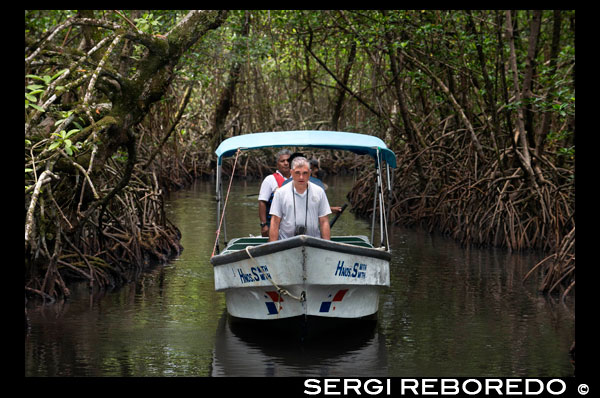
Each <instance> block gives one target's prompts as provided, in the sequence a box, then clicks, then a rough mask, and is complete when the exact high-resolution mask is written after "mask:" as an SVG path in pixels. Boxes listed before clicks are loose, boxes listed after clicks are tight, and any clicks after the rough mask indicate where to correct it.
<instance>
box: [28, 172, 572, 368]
mask: <svg viewBox="0 0 600 398" xmlns="http://www.w3.org/2000/svg"><path fill="white" fill-rule="evenodd" d="M328 182H329V184H330V185H331V188H330V189H329V190H328V191H327V194H328V197H329V199H330V203H331V205H341V204H343V203H344V202H345V201H346V199H345V194H346V192H347V191H348V190H349V188H350V186H351V183H352V178H351V177H347V178H341V177H340V178H335V179H332V180H331V181H328ZM258 187H259V182H245V181H240V182H236V184H234V185H233V187H232V191H231V194H230V195H231V196H230V199H229V203H228V205H227V210H228V218H227V221H228V223H227V227H228V228H227V236H228V238H231V237H235V236H243V235H246V236H247V235H248V234H259V226H258V216H257V196H256V195H255V194H257V193H258ZM334 187H335V188H334ZM166 209H167V212H168V215H169V217H170V219H171V220H172V221H173V222H174V223H175V224H176V225H177V226H178V227H179V228H180V230H181V232H182V245H183V247H184V251H183V253H182V254H181V256H180V257H179V258H177V259H176V260H174V261H172V262H171V263H169V264H167V265H164V266H160V267H157V268H156V269H154V270H153V271H152V272H150V273H147V274H144V275H142V276H141V277H140V278H139V279H138V280H137V281H136V282H134V283H131V284H129V285H127V286H125V287H123V288H121V289H118V290H115V291H110V292H104V293H94V294H91V295H90V293H89V292H88V289H87V287H86V286H85V285H81V286H79V287H78V288H76V289H74V292H73V294H72V298H71V299H70V300H69V301H67V302H62V303H56V304H52V305H46V306H40V307H35V308H30V309H29V320H30V323H31V327H30V329H29V331H28V333H27V334H26V336H25V352H24V355H25V375H26V376H363V377H367V376H378V377H385V376H398V377H409V376H439V377H443V376H520V377H525V376H529V377H542V376H548V377H560V376H562V377H565V376H571V375H573V366H572V365H571V362H570V357H569V355H568V350H569V347H570V345H571V343H572V342H573V340H574V333H575V331H574V329H575V322H574V306H575V304H574V299H569V300H567V302H566V303H565V304H562V303H557V302H553V300H551V299H547V298H545V297H544V296H541V295H539V294H538V293H537V291H536V286H537V284H538V282H539V281H538V280H536V279H535V278H530V280H528V281H527V282H526V283H525V284H523V283H522V282H521V280H522V278H523V275H525V274H526V273H527V271H528V270H529V268H530V267H531V266H532V265H533V264H535V263H536V262H537V261H538V260H539V259H540V258H541V257H542V255H541V254H539V253H528V254H509V253H507V252H506V251H505V250H498V249H489V248H488V249H476V248H470V249H469V248H462V247H460V245H458V244H457V243H456V242H454V241H453V240H451V239H448V238H445V237H441V236H438V235H435V234H433V235H432V234H428V233H425V232H420V231H415V230H407V229H403V228H398V227H394V228H393V229H392V234H391V237H390V243H391V246H392V249H393V256H392V261H391V264H390V269H391V286H390V288H388V289H385V290H383V291H382V294H381V297H380V310H379V313H378V322H377V324H376V325H375V326H374V327H371V328H366V329H365V330H357V329H351V330H348V329H344V330H342V331H340V332H339V333H337V334H336V335H332V336H328V338H327V339H324V340H323V341H318V342H311V343H304V344H301V343H299V342H298V341H295V340H290V339H286V336H281V335H274V334H270V335H269V334H265V333H262V332H257V331H253V330H248V329H244V328H243V327H241V328H240V327H235V325H230V323H229V321H228V317H227V316H226V314H225V300H224V295H223V294H222V293H217V292H215V291H214V284H213V272H212V266H211V264H210V262H209V258H210V254H211V252H212V249H213V244H214V238H215V223H216V209H215V202H214V184H213V183H211V182H203V181H197V182H196V183H195V184H194V185H193V186H192V187H191V188H190V189H187V190H185V191H181V192H177V193H174V194H172V196H171V198H170V199H169V201H168V203H167V204H166ZM349 210H350V209H347V210H346V212H345V213H344V214H343V215H342V217H340V218H339V220H338V221H337V223H336V224H335V226H334V228H333V230H332V233H333V234H334V235H337V234H339V235H342V234H346V233H352V234H362V235H367V236H370V223H369V221H368V220H363V219H357V218H356V217H355V216H354V214H353V213H351V212H350V211H349Z"/></svg>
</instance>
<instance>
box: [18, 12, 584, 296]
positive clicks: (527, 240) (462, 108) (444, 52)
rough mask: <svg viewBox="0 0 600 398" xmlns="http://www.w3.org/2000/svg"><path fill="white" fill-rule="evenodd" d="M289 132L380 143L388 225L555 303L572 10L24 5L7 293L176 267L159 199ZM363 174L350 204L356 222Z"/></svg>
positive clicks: (570, 98)
mask: <svg viewBox="0 0 600 398" xmlns="http://www.w3.org/2000/svg"><path fill="white" fill-rule="evenodd" d="M301 129H314V130H341V131H352V132H359V133H367V134H372V135H377V136H379V137H380V138H382V139H383V140H384V141H385V142H386V143H387V145H388V146H389V147H390V148H391V149H392V150H394V151H395V152H396V154H397V160H398V165H399V168H398V169H397V171H396V173H395V176H394V185H393V192H392V196H391V201H390V203H389V206H390V221H391V222H393V223H397V224H402V225H406V226H415V227H417V226H418V227H424V228H427V229H428V230H430V231H439V232H441V233H444V234H447V235H449V236H452V237H453V238H455V239H457V240H458V241H460V242H461V243H463V244H465V245H471V244H473V245H481V246H495V247H503V248H506V249H507V250H512V251H520V250H529V249H536V250H543V251H544V252H545V253H547V256H546V257H545V259H544V260H543V261H541V262H540V263H538V264H532V265H531V273H530V274H533V273H535V272H541V273H543V275H544V277H543V282H542V284H541V286H540V290H541V291H543V292H546V293H552V294H558V295H562V296H563V297H565V296H566V295H567V294H568V293H569V292H572V291H573V288H574V285H575V249H574V248H575V188H574V187H575V167H574V164H575V12H574V11H569V10H543V11H540V10H535V11H531V10H516V11H515V10H512V11H510V10H508V11H507V10H486V11H474V10H473V11H470V10H451V11H441V10H381V11H379V10H328V11H314V10H311V11H309V10H299V11H293V10H286V11H281V10H278V11H273V10H271V11H269V10H264V11H261V10H252V11H245V10H236V11H208V10H196V11H184V10H93V11H92V10H27V11H25V208H24V213H25V214H24V216H25V290H26V296H28V297H34V296H35V297H40V298H43V299H44V300H53V299H56V298H58V297H66V296H68V295H69V288H68V286H69V282H70V281H72V280H85V281H87V282H88V283H89V284H90V286H100V287H103V286H113V285H118V284H120V283H125V282H127V281H128V280H131V279H132V278H133V277H135V274H136V273H139V272H141V271H142V270H144V269H145V268H147V267H148V266H149V265H150V264H152V263H153V262H156V261H159V262H160V261H166V260H167V259H169V258H171V257H173V256H176V255H177V254H178V253H179V251H180V250H181V247H180V245H179V231H178V229H177V227H176V226H175V225H173V224H172V223H171V222H170V221H169V220H168V219H167V218H166V217H165V215H164V211H163V203H164V198H165V194H166V193H167V192H168V191H170V190H173V189H178V188H180V187H183V186H186V185H187V184H189V183H190V182H192V181H193V180H194V179H195V178H199V177H202V176H207V175H211V174H212V173H214V161H215V158H214V149H215V148H216V146H217V145H218V144H219V142H220V141H221V140H223V139H224V138H226V137H230V136H232V135H238V134H247V133H253V132H260V131H282V130H301ZM322 164H323V165H324V168H326V169H328V170H329V171H330V172H336V171H337V170H339V169H342V168H345V167H346V166H347V165H354V166H356V165H357V161H356V160H355V159H354V158H348V155H344V154H341V153H337V152H335V151H330V152H328V153H327V154H326V155H325V157H324V159H323V161H322ZM237 165H238V166H237V167H238V168H239V171H238V170H236V174H237V175H243V176H249V175H255V176H261V175H263V174H265V173H268V172H269V170H270V169H271V167H272V162H271V159H270V158H269V157H266V156H258V157H249V156H246V155H245V154H244V155H242V156H241V157H240V160H239V161H238V163H237ZM229 167H231V166H229ZM356 167H360V164H358V166H356ZM365 170H366V169H365ZM365 170H363V169H362V168H361V170H360V172H361V175H360V178H359V179H358V180H357V182H356V184H355V186H354V188H353V190H352V192H351V193H350V194H349V200H350V201H351V202H352V205H353V208H354V209H355V211H356V212H357V213H358V214H361V215H364V216H368V215H369V214H370V213H371V212H372V211H373V209H372V198H371V196H370V194H369V195H367V192H370V190H369V186H372V184H373V183H374V176H373V174H371V173H369V172H367V171H365Z"/></svg>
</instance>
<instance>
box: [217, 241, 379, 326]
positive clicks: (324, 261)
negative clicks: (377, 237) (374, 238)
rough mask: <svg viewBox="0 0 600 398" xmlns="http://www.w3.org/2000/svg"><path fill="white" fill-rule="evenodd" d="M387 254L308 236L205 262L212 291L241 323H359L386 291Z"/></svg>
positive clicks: (224, 255) (225, 253)
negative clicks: (314, 320)
mask: <svg viewBox="0 0 600 398" xmlns="http://www.w3.org/2000/svg"><path fill="white" fill-rule="evenodd" d="M389 259H390V255H389V253H388V252H385V251H382V250H378V249H374V248H369V247H361V246H356V245H351V244H347V243H341V242H333V241H328V240H323V239H319V238H313V237H309V236H305V235H302V236H296V237H293V238H289V239H285V240H282V241H277V242H271V243H265V244H262V245H259V246H254V247H251V248H250V247H249V248H248V249H247V250H246V249H244V250H237V251H229V252H227V251H226V252H224V253H223V254H221V255H218V256H215V257H213V258H212V259H211V262H212V263H213V265H214V279H215V289H216V290H217V291H223V292H225V299H226V304H227V311H228V313H229V314H230V315H232V316H234V317H236V318H242V319H256V320H275V319H284V318H292V317H299V316H315V317H324V318H345V319H359V318H364V317H369V316H372V315H373V314H375V313H377V310H378V303H379V292H380V290H381V289H382V288H384V287H386V286H389V284H390V277H389Z"/></svg>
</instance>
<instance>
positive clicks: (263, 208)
mask: <svg viewBox="0 0 600 398" xmlns="http://www.w3.org/2000/svg"><path fill="white" fill-rule="evenodd" d="M258 218H259V219H260V223H261V224H264V223H266V222H267V202H265V201H264V200H259V201H258ZM260 235H261V236H269V224H267V225H265V226H264V227H261V228H260Z"/></svg>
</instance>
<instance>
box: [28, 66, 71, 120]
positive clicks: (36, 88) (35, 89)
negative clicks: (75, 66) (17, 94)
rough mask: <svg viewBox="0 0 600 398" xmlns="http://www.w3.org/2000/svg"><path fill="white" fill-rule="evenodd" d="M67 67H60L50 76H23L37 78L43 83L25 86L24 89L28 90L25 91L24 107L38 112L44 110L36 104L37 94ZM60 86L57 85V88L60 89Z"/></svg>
mask: <svg viewBox="0 0 600 398" xmlns="http://www.w3.org/2000/svg"><path fill="white" fill-rule="evenodd" d="M67 71H68V69H62V70H60V71H58V72H56V73H55V74H53V75H52V76H50V75H43V76H37V75H31V74H29V75H25V77H28V78H30V79H32V80H37V81H40V82H41V83H43V84H29V85H27V86H25V89H26V90H28V91H26V92H25V109H27V108H28V107H32V108H34V109H37V110H38V111H40V112H44V109H43V108H42V107H40V106H39V105H37V102H38V100H39V99H40V97H38V95H40V94H42V93H43V92H44V91H45V89H46V88H47V87H48V86H49V85H50V83H52V82H53V81H54V80H56V79H57V78H58V77H59V76H60V75H62V74H63V73H65V72H67ZM60 88H61V86H58V87H57V89H60Z"/></svg>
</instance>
